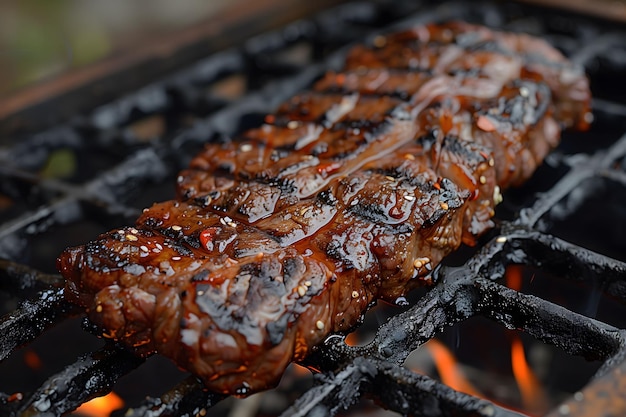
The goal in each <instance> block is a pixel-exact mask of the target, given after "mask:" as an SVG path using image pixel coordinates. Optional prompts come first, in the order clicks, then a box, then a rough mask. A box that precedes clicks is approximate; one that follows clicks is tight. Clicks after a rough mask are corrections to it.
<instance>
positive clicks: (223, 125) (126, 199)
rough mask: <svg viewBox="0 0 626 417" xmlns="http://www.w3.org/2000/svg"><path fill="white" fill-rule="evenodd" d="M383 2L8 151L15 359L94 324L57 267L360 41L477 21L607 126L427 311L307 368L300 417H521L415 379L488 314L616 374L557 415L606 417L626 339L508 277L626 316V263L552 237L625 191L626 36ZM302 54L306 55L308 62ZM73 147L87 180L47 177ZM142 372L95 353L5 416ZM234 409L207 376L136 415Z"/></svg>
mask: <svg viewBox="0 0 626 417" xmlns="http://www.w3.org/2000/svg"><path fill="white" fill-rule="evenodd" d="M383 6H385V5H384V4H383ZM383 6H381V5H380V4H378V3H376V2H369V3H358V4H350V5H346V6H341V7H339V8H337V9H334V10H332V11H330V12H327V13H323V14H320V15H318V16H316V17H315V18H312V19H309V20H305V21H300V22H297V23H294V24H293V25H291V26H289V27H287V28H285V29H284V30H281V31H278V32H273V33H269V34H267V35H263V36H260V37H257V38H254V39H251V40H250V41H249V42H248V43H247V44H246V45H245V46H244V47H242V48H236V49H232V50H228V51H224V52H221V53H218V54H215V55H213V56H211V57H209V58H207V59H206V60H204V61H202V62H199V63H198V64H196V65H194V66H193V67H192V68H189V69H188V70H185V71H182V72H179V73H177V74H174V75H173V76H171V77H169V78H167V79H165V80H163V81H162V82H159V83H156V84H153V85H150V86H148V87H146V88H144V89H142V90H141V91H138V92H135V93H132V94H130V95H128V96H127V97H123V98H121V99H119V100H117V101H115V102H113V103H109V104H105V105H103V106H101V107H99V108H98V109H96V110H95V111H93V112H91V113H89V114H86V115H80V116H77V117H76V119H74V120H70V121H68V122H67V123H66V124H64V125H61V126H56V127H54V128H52V129H50V130H48V131H45V132H41V133H39V134H36V135H33V136H30V137H27V138H21V140H14V141H9V140H7V141H6V143H5V147H4V148H2V149H1V150H0V162H1V163H0V165H1V167H0V191H1V192H2V194H4V195H5V196H8V198H10V199H12V200H13V201H14V202H15V203H14V206H12V207H9V208H5V209H4V211H3V212H0V216H1V217H2V219H0V220H2V222H3V223H2V224H1V225H0V254H1V256H2V257H3V258H5V259H8V260H10V261H6V262H4V263H3V264H2V265H0V273H1V278H2V279H1V281H0V289H2V290H3V291H4V292H6V293H7V294H9V297H14V298H17V299H26V300H27V301H24V302H23V303H22V304H21V305H20V306H19V307H18V308H17V309H14V310H11V311H10V312H9V313H8V314H6V315H5V316H4V317H3V318H2V319H0V361H2V360H5V359H6V358H7V357H8V356H10V354H11V353H12V352H14V351H15V350H16V349H17V348H18V347H19V346H21V345H23V344H27V343H29V342H30V341H32V340H33V339H34V338H36V337H37V336H38V335H39V334H41V333H42V332H43V331H45V329H47V328H49V327H50V326H54V325H56V324H58V323H59V322H61V321H63V320H65V319H66V318H68V317H70V316H75V315H77V314H79V312H78V311H77V309H76V308H75V307H73V306H70V305H68V304H67V303H66V302H65V301H64V299H63V294H62V290H61V289H59V288H58V284H59V281H58V276H56V275H54V274H53V272H54V271H53V270H52V269H53V265H54V258H53V257H50V254H51V253H52V254H56V253H59V252H60V251H61V250H62V249H63V248H64V247H65V246H67V245H70V244H75V243H80V242H81V241H85V240H87V239H89V238H90V237H93V233H91V232H92V230H93V229H94V228H96V229H98V230H100V231H105V230H108V229H110V228H112V227H115V226H118V225H120V224H128V223H131V222H133V221H134V219H135V218H136V217H137V215H138V213H139V212H140V209H141V208H142V207H143V206H145V205H148V204H150V203H152V201H155V200H165V199H169V198H171V197H172V192H173V189H174V186H173V180H174V179H175V175H176V173H177V172H178V171H179V170H180V169H182V168H184V167H185V166H186V164H187V163H188V161H189V159H190V158H191V157H192V156H193V155H194V154H195V153H196V152H197V151H198V150H199V149H200V147H201V146H202V144H203V143H205V142H206V141H208V140H215V138H216V137H217V136H219V135H222V134H226V135H233V134H236V133H237V131H241V130H243V129H246V128H248V127H250V126H253V125H254V124H255V123H256V122H258V121H259V120H261V117H262V116H263V115H264V114H265V113H266V112H267V110H268V109H270V108H273V107H276V106H277V105H278V104H279V103H281V102H282V101H284V100H285V99H286V98H288V97H290V96H292V95H293V94H294V93H296V92H297V91H299V90H301V89H303V88H305V87H306V86H307V85H309V84H310V83H311V82H312V81H313V80H314V79H315V78H316V77H318V76H319V75H320V74H322V73H323V71H324V70H326V69H328V68H332V67H336V66H338V65H340V62H341V56H342V53H343V52H342V48H343V47H344V45H346V44H347V43H350V42H353V41H355V40H360V39H363V38H365V37H367V36H371V34H372V31H376V30H379V29H380V28H381V27H384V26H388V25H389V24H391V23H393V24H394V25H400V26H403V25H406V24H408V23H416V22H423V21H429V20H448V19H454V18H462V19H464V20H468V21H474V22H477V23H481V24H487V25H489V26H492V27H495V28H501V29H506V30H523V31H525V32H529V33H533V34H536V35H538V36H541V37H543V38H545V39H547V40H549V41H551V42H552V43H553V44H555V45H556V46H557V47H559V48H560V49H562V50H563V51H564V52H565V53H566V54H567V55H569V56H571V57H572V59H573V60H575V61H577V62H579V63H581V64H583V65H584V66H585V67H586V68H587V70H588V71H589V73H590V75H591V80H592V88H593V89H594V94H595V95H596V97H598V98H597V99H596V100H595V101H594V113H595V116H596V123H595V125H594V127H593V130H592V131H591V132H589V133H586V134H566V137H565V138H564V141H563V145H562V146H561V147H560V148H559V149H558V150H557V151H556V152H555V153H554V154H553V155H551V156H550V158H549V161H548V162H549V164H550V165H551V166H552V169H553V170H554V171H559V172H566V174H565V175H562V176H561V175H557V176H554V175H553V177H555V178H556V179H555V180H554V181H553V183H552V184H549V185H548V186H546V185H545V182H543V183H540V184H539V185H535V188H531V187H525V191H524V190H523V191H522V192H525V193H526V194H527V195H526V197H525V200H526V201H525V202H524V206H525V207H526V208H524V209H523V210H521V212H519V214H518V215H512V216H511V218H510V219H508V220H506V221H502V222H500V224H499V226H498V229H497V230H496V231H494V233H492V234H491V235H490V239H486V241H485V243H484V245H483V246H482V247H480V249H479V250H478V251H477V252H476V253H475V254H474V255H473V256H471V257H470V258H469V260H467V261H466V262H465V263H464V264H463V265H462V266H457V267H451V266H442V267H440V268H438V269H437V270H436V271H435V278H436V280H437V285H436V286H435V287H434V288H433V289H432V290H430V291H428V292H427V293H426V294H425V295H424V296H423V297H421V298H420V299H419V300H417V301H416V302H415V303H414V305H413V306H412V307H411V308H409V309H408V310H406V311H403V312H401V313H399V314H396V315H395V316H393V317H392V318H391V319H389V320H388V321H387V322H386V323H385V324H383V325H381V326H380V327H379V328H378V330H377V332H376V334H375V336H374V339H373V340H372V341H371V342H370V343H368V344H367V345H365V346H359V347H351V346H348V345H347V344H345V342H344V339H343V337H340V336H334V337H330V338H329V339H328V340H327V341H326V342H325V343H323V344H322V346H320V347H319V349H318V350H317V351H315V352H314V353H313V354H311V355H310V356H309V357H308V358H307V359H306V362H307V363H308V364H311V365H314V366H315V368H317V369H320V370H321V371H322V372H321V373H319V374H318V375H317V376H316V383H315V385H314V387H313V388H311V389H310V390H309V391H307V392H306V393H304V394H303V395H302V397H301V398H300V399H299V400H297V401H296V402H295V403H294V404H293V405H292V406H291V407H289V408H288V409H287V410H286V411H285V412H284V414H283V415H285V416H317V415H334V414H336V413H337V412H339V411H341V410H343V409H346V408H349V407H350V406H352V405H353V404H355V403H356V402H358V401H359V399H360V398H362V397H367V398H371V399H374V400H375V401H376V402H377V403H379V404H381V406H382V407H384V408H386V409H390V410H394V411H397V412H399V413H402V414H411V415H424V416H438V415H462V416H485V417H489V416H514V415H519V414H518V413H516V412H513V411H510V410H507V409H504V408H502V407H499V406H497V405H495V404H493V403H491V402H489V401H486V400H482V399H478V398H475V397H472V396H469V395H466V394H462V393H459V392H457V391H454V390H452V389H450V388H448V387H446V386H445V385H443V384H441V383H439V382H437V381H435V380H433V379H431V378H429V377H426V376H422V375H418V374H415V373H413V372H411V371H409V370H407V369H406V368H404V367H403V366H402V364H403V362H404V360H405V359H406V358H407V356H408V355H409V354H410V353H411V352H412V351H414V350H415V349H417V348H418V347H419V346H420V345H422V344H423V343H425V342H426V341H428V340H430V339H431V338H433V337H434V336H436V335H437V334H439V333H440V332H441V331H442V329H444V328H446V327H448V326H451V325H453V324H455V323H459V322H462V321H464V320H466V319H468V318H471V317H475V316H482V317H486V318H489V319H491V320H493V321H495V322H496V323H498V324H500V325H502V326H504V327H506V328H510V329H518V330H521V331H523V332H525V333H527V334H530V335H532V336H534V337H535V338H537V339H539V340H542V341H544V342H545V343H548V344H552V345H555V346H556V347H558V348H559V349H562V350H564V351H565V352H567V353H569V354H572V355H579V356H583V357H585V358H588V359H593V360H600V361H603V365H602V367H601V368H600V371H599V372H598V374H597V376H596V377H595V378H594V380H593V381H591V382H590V383H589V384H588V385H587V386H586V387H585V388H584V389H583V390H582V391H581V393H577V395H575V396H574V397H572V399H571V400H569V401H568V402H566V403H564V404H562V405H561V407H559V409H557V410H556V411H555V412H554V413H553V414H552V415H551V416H557V415H572V416H586V415H593V411H594V409H593V405H592V404H593V403H592V402H587V401H581V398H582V399H584V400H587V399H592V398H596V397H599V396H600V394H599V393H600V391H602V390H605V389H606V387H607V386H618V387H619V386H623V385H624V384H626V378H625V377H624V376H623V375H626V374H625V373H622V372H621V371H622V370H623V369H626V361H625V358H626V331H625V330H623V329H620V328H617V327H613V326H611V325H609V324H606V323H603V322H601V321H597V320H594V319H592V318H589V317H586V316H585V315H582V314H578V313H575V312H573V311H570V310H568V309H566V308H564V307H562V306H559V305H557V304H555V303H553V302H550V301H547V300H544V299H542V298H539V297H537V296H532V295H527V294H523V293H520V292H517V291H514V290H512V289H509V288H507V287H506V286H504V285H503V284H501V283H499V281H500V280H501V278H503V276H504V272H505V267H506V265H509V264H523V265H526V266H530V267H537V268H540V269H542V270H544V271H547V272H550V273H552V274H554V275H557V276H559V277H562V278H565V279H568V280H572V281H578V280H582V277H592V278H591V280H593V281H594V283H595V284H597V285H598V287H599V288H602V291H603V292H604V293H605V294H607V295H609V296H611V297H613V298H615V299H618V300H619V301H620V302H621V303H626V264H625V263H624V262H622V260H617V259H613V258H611V257H609V256H605V255H602V254H600V253H597V252H594V251H592V250H589V249H585V248H583V247H581V246H578V245H576V244H573V243H569V242H568V241H566V240H564V239H561V238H558V237H555V236H554V235H552V234H551V232H552V228H551V224H552V220H553V219H556V218H558V219H567V218H569V217H571V216H572V215H574V214H575V213H577V212H578V210H580V207H581V205H582V204H583V203H584V201H585V200H587V199H588V198H590V196H591V195H593V193H594V192H595V188H596V187H597V184H596V182H597V181H600V182H604V183H606V182H607V181H610V182H611V184H613V185H614V186H616V187H618V188H621V190H620V192H622V193H623V192H624V189H623V187H624V186H626V162H625V161H626V135H624V134H623V132H624V131H626V122H625V121H624V120H626V117H625V116H626V103H624V100H623V99H624V97H626V91H622V90H624V87H623V85H621V84H611V83H612V82H615V81H616V80H618V79H621V78H619V77H620V74H621V72H620V71H623V70H624V69H625V67H626V60H624V57H625V56H626V50H624V49H623V48H624V47H623V45H626V33H624V32H622V31H619V30H616V29H615V28H613V27H611V26H609V25H604V24H602V23H601V22H599V21H594V20H590V19H586V18H583V17H580V16H575V15H571V16H570V15H566V14H562V13H554V12H550V11H545V10H542V9H536V8H533V7H530V6H521V5H515V4H513V5H511V4H506V5H505V4H500V3H489V2H486V3H471V5H468V4H467V3H444V4H443V5H437V6H430V5H429V4H428V2H426V1H425V2H423V3H417V2H409V1H406V2H394V3H393V8H389V5H386V6H387V7H383ZM416 10H419V13H418V14H416V15H415V16H414V17H411V18H410V19H408V20H406V19H402V20H401V18H403V17H404V16H406V14H407V12H408V11H416ZM538 11H540V12H538ZM398 21H399V23H398ZM289 53H294V54H296V55H298V54H299V55H298V56H301V55H302V54H304V55H306V58H305V59H304V60H300V61H293V60H292V59H291V58H289V56H290V55H289ZM268 57H269V58H268ZM224 83H226V85H227V87H228V86H230V87H228V88H233V89H234V90H236V91H235V93H234V94H231V95H230V97H224V96H223V95H222V94H221V93H219V91H222V90H219V89H216V88H214V87H216V86H222V87H223V86H224V85H225V84H224ZM233 86H234V87H233ZM220 88H221V87H220ZM228 95H229V94H227V96H228ZM620 99H621V101H620ZM144 122H145V123H147V124H148V126H153V130H152V131H149V133H147V134H146V133H145V131H142V129H141V127H142V126H143V127H145V124H144ZM142 132H143V133H142ZM589 142H594V143H589ZM66 149H70V150H71V152H72V155H73V158H74V159H73V161H74V163H75V164H76V165H77V170H76V173H74V174H72V175H70V177H69V178H62V179H58V178H57V179H55V178H54V177H45V176H42V175H41V172H42V171H43V172H45V168H44V166H45V165H46V163H47V162H48V161H49V160H50V159H51V158H55V157H58V156H59V152H60V151H62V150H66ZM164 189H165V190H166V191H164ZM529 190H532V192H535V191H541V193H540V194H539V195H538V197H536V198H535V197H533V196H532V195H530V196H528V193H529ZM529 198H530V200H529ZM623 220H624V218H623V217H622V221H623ZM94 223H95V224H96V226H93V224H94ZM84 224H87V225H88V227H85V228H84V229H85V232H84V235H83V236H81V235H77V236H75V237H74V236H72V238H75V239H80V240H77V241H75V242H74V241H71V242H70V241H69V240H68V239H69V236H68V235H69V234H68V233H67V232H66V230H67V228H68V227H72V225H74V226H75V227H74V229H72V230H73V231H76V229H77V228H81V229H82V228H83V227H82V226H83V225H84ZM42 241H50V242H52V243H50V245H51V246H52V248H51V249H47V250H44V251H43V253H44V255H40V254H39V253H40V251H38V249H41V248H42V246H41V243H38V242H42ZM23 263H27V264H29V265H31V266H32V268H31V267H25V266H24V265H23ZM38 270H44V271H47V272H48V273H44V272H39V271H38ZM595 284H594V285H595ZM28 300H30V301H28ZM86 326H88V325H86ZM573 332H575V333H576V337H574V338H573V337H572V334H573ZM142 362H143V360H142V359H138V358H136V357H134V356H133V355H131V354H129V353H127V352H126V351H125V350H123V349H121V348H119V347H117V346H115V345H114V344H111V343H109V344H107V345H106V346H105V347H104V348H102V349H101V350H99V351H95V352H92V353H88V354H86V355H84V356H81V357H80V358H78V359H77V361H76V362H75V363H73V364H70V365H69V366H67V367H66V368H65V369H63V370H62V371H61V372H59V373H57V374H55V375H52V376H51V377H50V378H49V379H48V380H47V381H45V382H44V383H43V384H42V385H41V386H40V387H39V388H38V389H37V390H35V391H34V392H32V393H29V394H26V395H25V396H24V398H22V399H16V398H12V397H11V396H10V395H9V394H2V395H0V414H2V415H15V416H17V415H23V416H34V415H60V414H63V413H67V412H69V411H71V410H73V409H74V408H76V407H77V406H78V405H80V404H81V403H83V402H85V401H87V400H88V399H90V398H93V397H94V396H97V395H102V394H104V393H106V392H108V391H109V390H110V389H111V387H112V386H113V384H114V383H115V381H117V380H118V379H119V378H120V377H121V376H122V375H124V374H126V373H128V372H131V371H132V370H133V369H135V368H136V367H138V366H139V365H140V364H141V363H142ZM578 394H580V395H578ZM613 395H615V392H613ZM222 399H223V397H222V396H221V395H217V394H214V393H210V392H207V391H205V390H204V389H203V388H202V386H201V385H200V383H199V382H198V381H197V380H196V379H194V378H192V377H190V378H189V379H186V380H185V381H183V382H182V383H180V384H178V385H177V386H175V387H173V388H172V389H171V390H170V391H168V392H167V393H165V394H164V395H163V396H161V397H160V398H149V399H147V400H146V401H145V402H144V403H143V404H141V405H139V406H137V407H134V408H132V409H130V410H128V411H127V412H126V414H124V415H126V416H144V415H147V416H155V417H156V416H175V415H190V416H191V415H203V413H204V412H205V411H206V409H208V408H210V407H212V406H213V405H214V404H216V403H217V402H219V401H220V400H222ZM617 403H619V402H615V403H614V404H617ZM587 404H589V405H587ZM613 406H615V407H618V406H619V404H617V405H613ZM623 411H624V410H623V409H622V412H623Z"/></svg>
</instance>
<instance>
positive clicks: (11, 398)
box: [7, 392, 24, 403]
mask: <svg viewBox="0 0 626 417" xmlns="http://www.w3.org/2000/svg"><path fill="white" fill-rule="evenodd" d="M23 398H24V394H22V393H21V392H16V393H13V394H11V395H9V398H7V402H10V403H12V402H13V401H21V400H22V399H23Z"/></svg>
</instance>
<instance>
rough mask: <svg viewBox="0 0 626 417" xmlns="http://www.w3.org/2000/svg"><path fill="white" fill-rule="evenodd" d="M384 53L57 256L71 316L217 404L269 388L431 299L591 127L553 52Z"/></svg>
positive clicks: (531, 46)
mask: <svg viewBox="0 0 626 417" xmlns="http://www.w3.org/2000/svg"><path fill="white" fill-rule="evenodd" d="M383 43H384V44H385V45H384V46H383V47H378V46H357V47H355V48H354V49H353V50H352V51H351V52H350V53H349V54H348V56H347V59H346V67H345V70H344V71H342V72H329V73H327V74H326V75H325V76H324V77H322V79H320V80H319V81H318V82H317V83H315V84H314V85H313V87H312V89H311V90H310V91H308V92H303V93H300V94H298V95H296V96H295V97H293V98H292V99H290V100H288V101H287V102H286V103H284V104H283V105H282V106H280V108H279V109H278V110H277V111H276V113H275V114H273V115H270V116H268V117H267V118H266V120H265V123H264V124H263V125H262V126H260V127H258V128H256V129H252V130H250V131H248V132H244V133H243V134H242V135H241V136H240V137H238V138H235V139H234V140H230V139H228V140H223V141H219V142H218V141H215V142H212V143H210V144H207V146H206V148H205V150H204V151H203V152H201V153H200V154H199V155H198V156H197V157H195V158H194V159H193V161H192V162H191V164H190V167H189V169H187V170H185V171H183V172H182V173H181V175H180V176H179V178H178V196H179V197H178V200H177V201H169V202H164V203H159V204H155V205H154V206H152V207H151V208H149V209H147V210H146V211H145V212H144V213H143V214H142V216H141V217H140V218H139V219H138V220H137V223H136V225H135V227H134V228H132V227H126V228H121V229H119V230H116V231H111V232H109V233H105V234H103V235H101V236H100V237H98V238H97V239H96V240H94V241H92V242H89V243H88V244H86V245H84V246H80V247H77V248H71V249H68V250H67V251H65V252H64V253H63V254H62V255H61V257H60V258H59V261H58V266H59V270H60V271H61V272H62V274H63V275H64V276H65V277H66V279H67V281H66V282H67V283H66V290H67V291H66V294H67V297H68V299H69V300H70V301H72V302H75V303H78V304H80V305H82V306H84V307H85V308H86V310H87V312H88V315H89V318H90V319H91V320H92V321H93V322H94V323H96V324H98V325H100V326H101V327H102V328H103V329H104V331H105V337H110V338H114V339H117V340H120V341H123V342H124V343H126V344H127V345H129V346H131V347H132V348H133V349H135V350H136V351H137V352H138V353H139V354H147V353H149V352H153V351H157V352H160V353H162V354H164V355H166V356H168V357H170V358H172V359H173V360H174V361H175V362H176V363H177V364H178V365H180V366H181V367H183V368H185V369H188V370H190V371H191V372H193V373H195V374H196V375H198V376H199V377H200V378H201V379H202V380H203V382H204V383H205V384H206V385H207V387H209V388H210V389H213V390H216V391H220V392H225V393H231V394H232V393H236V394H246V393H250V392H253V391H257V390H260V389H264V388H267V387H271V386H273V385H274V384H275V383H276V382H277V380H278V379H279V378H280V375H281V374H282V372H283V370H284V369H285V367H286V366H287V365H288V363H289V362H290V361H292V360H301V359H303V358H304V356H305V355H306V354H307V352H308V351H309V350H310V349H311V348H312V346H314V345H315V344H317V343H319V342H320V341H321V340H323V339H324V338H325V337H326V336H327V335H328V334H329V333H330V332H345V331H348V330H350V329H351V328H352V327H353V326H355V325H356V324H357V323H358V322H359V320H360V318H361V316H362V314H363V313H364V311H365V310H366V309H367V308H368V306H370V305H371V304H372V303H373V302H374V301H375V300H376V299H386V300H395V299H396V298H397V297H400V296H403V295H405V294H406V293H407V292H408V291H410V290H411V289H412V288H415V287H417V286H419V285H427V284H429V283H430V281H431V278H430V271H431V270H432V269H433V268H434V267H435V266H436V265H437V264H438V263H439V262H440V261H441V259H442V258H443V257H444V256H445V255H447V254H449V253H450V252H451V251H453V250H455V249H456V248H457V247H458V246H459V245H460V244H461V242H465V243H467V244H473V243H474V241H475V239H476V237H478V236H479V235H480V234H481V233H483V232H484V231H485V230H487V229H488V228H490V227H492V226H493V223H492V220H491V218H492V216H493V214H494V206H495V204H496V203H497V202H498V200H499V198H500V196H499V192H500V189H501V188H502V189H503V188H506V187H509V186H511V185H515V184H519V183H520V182H522V181H523V180H525V179H526V178H528V177H529V176H530V175H531V174H532V172H533V171H534V170H535V168H536V166H537V164H539V163H541V161H542V160H543V158H544V157H545V155H546V154H547V153H548V152H549V150H550V149H551V148H553V147H554V146H556V144H557V142H558V138H559V135H560V129H561V125H562V126H565V127H577V128H586V127H587V124H588V120H589V116H588V114H587V113H588V111H589V100H590V93H589V90H588V83H587V80H586V79H585V77H584V76H583V75H582V72H581V70H580V69H579V68H577V67H575V66H573V65H571V64H570V63H568V62H567V60H566V59H565V58H564V57H563V56H562V55H561V54H560V53H559V52H558V51H556V50H554V49H553V48H551V47H550V46H548V45H547V44H546V43H545V42H543V41H540V40H536V39H534V38H531V37H529V36H526V35H517V34H515V35H514V34H505V33H499V32H493V31H491V30H488V29H486V28H482V27H478V26H473V25H468V24H465V23H460V22H453V23H448V24H442V25H425V26H420V27H417V28H414V29H411V30H407V31H404V32H400V33H396V34H390V35H388V36H386V37H385V38H384V42H383ZM538 56H539V57H538ZM556 119H558V122H557V121H556Z"/></svg>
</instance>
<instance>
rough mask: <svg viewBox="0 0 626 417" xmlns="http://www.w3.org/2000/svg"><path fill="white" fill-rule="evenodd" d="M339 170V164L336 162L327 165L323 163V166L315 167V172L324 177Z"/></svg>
mask: <svg viewBox="0 0 626 417" xmlns="http://www.w3.org/2000/svg"><path fill="white" fill-rule="evenodd" d="M339 168H341V164H340V163H338V162H328V163H324V164H319V165H318V166H317V172H318V173H319V174H320V175H323V176H326V175H330V174H332V173H333V172H336V171H337V170H339Z"/></svg>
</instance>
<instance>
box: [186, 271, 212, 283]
mask: <svg viewBox="0 0 626 417" xmlns="http://www.w3.org/2000/svg"><path fill="white" fill-rule="evenodd" d="M209 273H210V272H209V271H208V270H207V269H203V270H202V271H200V272H198V273H196V274H194V275H193V276H192V277H191V278H190V279H189V280H190V281H191V282H202V281H206V279H207V278H208V277H209Z"/></svg>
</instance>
